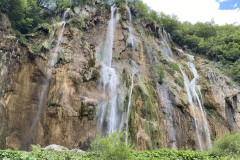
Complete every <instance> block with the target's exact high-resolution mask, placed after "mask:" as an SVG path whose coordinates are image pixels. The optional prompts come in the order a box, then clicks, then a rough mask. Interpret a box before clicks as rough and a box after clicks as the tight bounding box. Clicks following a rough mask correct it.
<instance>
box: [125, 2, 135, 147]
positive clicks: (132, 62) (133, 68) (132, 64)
mask: <svg viewBox="0 0 240 160" xmlns="http://www.w3.org/2000/svg"><path fill="white" fill-rule="evenodd" d="M126 9H127V12H128V18H129V23H130V25H129V26H128V28H129V36H128V40H127V42H129V43H130V44H131V48H132V56H134V49H135V37H134V35H133V33H132V14H131V10H130V8H129V7H128V2H127V0H126ZM131 68H132V76H131V87H130V92H129V99H128V106H127V118H126V131H128V127H129V124H128V123H129V122H128V121H129V114H130V109H131V104H132V91H133V86H134V75H135V74H136V73H137V71H138V66H137V64H136V63H135V61H131ZM125 141H126V144H127V143H128V136H126V137H125Z"/></svg>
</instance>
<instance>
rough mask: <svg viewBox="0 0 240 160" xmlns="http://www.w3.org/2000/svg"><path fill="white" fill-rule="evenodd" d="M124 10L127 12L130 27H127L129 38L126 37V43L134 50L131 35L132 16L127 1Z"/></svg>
mask: <svg viewBox="0 0 240 160" xmlns="http://www.w3.org/2000/svg"><path fill="white" fill-rule="evenodd" d="M126 9H127V12H128V18H129V22H130V25H129V26H128V30H129V36H128V39H127V42H128V43H130V44H131V47H132V49H134V47H135V37H134V35H133V34H132V14H131V10H130V8H129V7H128V2H127V0H126Z"/></svg>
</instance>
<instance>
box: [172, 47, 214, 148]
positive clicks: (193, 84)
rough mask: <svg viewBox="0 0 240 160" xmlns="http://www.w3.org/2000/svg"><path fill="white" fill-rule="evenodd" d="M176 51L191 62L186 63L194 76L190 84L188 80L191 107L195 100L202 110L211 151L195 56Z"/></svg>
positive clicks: (209, 145) (210, 146)
mask: <svg viewBox="0 0 240 160" xmlns="http://www.w3.org/2000/svg"><path fill="white" fill-rule="evenodd" d="M176 49H177V50H178V51H180V52H181V53H183V54H184V55H186V56H187V57H188V59H189V60H190V62H187V63H186V64H187V66H188V68H189V69H190V70H191V72H192V73H193V75H194V77H193V79H192V81H191V82H190V83H189V80H188V84H187V85H188V87H189V90H190V91H191V92H189V93H188V96H189V99H192V100H191V103H190V105H191V106H193V100H194V99H196V100H197V105H198V107H199V109H200V112H201V116H202V119H203V128H204V133H205V134H206V138H207V143H208V147H209V148H208V149H210V148H212V141H211V135H210V131H209V128H208V124H207V118H206V113H205V112H204V110H203V105H202V94H201V88H200V86H199V85H197V79H198V78H199V75H198V72H197V70H196V67H195V65H194V64H193V63H192V62H193V61H194V60H195V59H194V56H192V55H189V54H186V53H184V52H183V51H182V50H181V49H178V48H176ZM185 76H186V75H185ZM196 89H197V90H198V91H199V94H200V97H199V95H198V94H197V91H196ZM193 110H195V109H194V106H193Z"/></svg>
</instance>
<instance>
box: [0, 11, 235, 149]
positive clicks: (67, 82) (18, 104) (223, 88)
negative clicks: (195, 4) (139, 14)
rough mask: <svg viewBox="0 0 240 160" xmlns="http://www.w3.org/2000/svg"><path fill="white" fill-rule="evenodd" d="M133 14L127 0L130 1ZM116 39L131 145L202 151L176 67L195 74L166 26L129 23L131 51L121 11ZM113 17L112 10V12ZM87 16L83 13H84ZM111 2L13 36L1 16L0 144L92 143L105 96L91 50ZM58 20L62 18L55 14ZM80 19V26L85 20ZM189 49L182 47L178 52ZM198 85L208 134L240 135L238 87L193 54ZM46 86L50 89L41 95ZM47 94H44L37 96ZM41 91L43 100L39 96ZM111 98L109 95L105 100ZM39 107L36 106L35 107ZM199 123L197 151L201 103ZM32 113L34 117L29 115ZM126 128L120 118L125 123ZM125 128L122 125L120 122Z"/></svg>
mask: <svg viewBox="0 0 240 160" xmlns="http://www.w3.org/2000/svg"><path fill="white" fill-rule="evenodd" d="M130 10H131V12H133V11H134V6H130ZM118 12H119V15H120V19H119V22H118V23H117V25H116V29H115V33H114V41H113V49H112V50H113V60H112V66H113V67H114V68H115V70H116V73H117V75H118V76H119V79H120V82H121V83H120V84H121V89H122V91H123V92H124V93H123V96H122V97H123V101H122V103H123V104H122V106H123V108H122V110H123V111H122V112H123V113H125V112H126V110H127V106H128V101H129V97H130V89H131V81H132V69H133V67H132V61H134V62H135V63H136V65H137V66H138V67H137V73H136V74H135V75H134V76H133V88H132V95H131V109H130V116H129V122H128V125H129V132H130V140H131V141H132V143H133V145H134V148H135V149H136V150H143V149H154V148H160V147H169V148H174V149H177V148H188V149H199V144H198V137H197V134H196V127H195V120H194V115H193V112H192V110H191V106H190V104H189V101H188V95H187V91H186V86H184V81H183V77H182V73H181V72H180V70H179V69H180V68H179V67H178V66H182V68H183V71H184V72H185V73H186V74H187V77H188V78H189V79H190V80H191V79H193V73H192V72H191V70H189V69H188V67H184V66H186V64H185V63H186V62H187V61H188V58H187V56H186V55H185V54H183V53H182V52H180V51H179V50H177V49H176V48H179V47H176V45H175V44H174V42H171V40H170V39H169V37H168V39H167V45H168V46H169V47H170V48H171V50H172V52H173V55H172V58H174V59H175V61H174V62H173V61H171V60H169V59H168V58H167V57H166V56H165V53H164V50H163V48H164V44H163V43H162V41H163V39H164V32H163V30H162V29H159V28H155V27H154V25H153V24H148V23H147V22H140V21H138V20H136V21H135V20H134V18H135V17H134V16H133V24H132V33H133V35H134V37H135V40H134V41H135V42H134V44H135V45H134V47H133V45H131V43H129V41H128V36H129V26H130V25H131V24H130V22H129V19H128V12H127V10H126V9H125V8H120V9H119V11H118ZM114 14H116V13H114ZM82 15H84V17H85V18H83V17H82ZM110 15H111V13H110V8H101V7H97V6H93V7H90V6H85V7H83V8H75V9H74V10H73V11H70V12H68V13H67V15H66V19H67V23H66V25H65V28H63V27H62V26H61V25H60V26H59V25H56V23H55V25H52V26H50V27H39V29H38V31H37V32H35V33H33V34H29V35H25V36H19V35H16V34H15V33H14V32H13V31H12V30H11V26H10V22H9V20H8V19H7V17H6V16H5V15H4V14H0V19H1V22H2V23H1V24H0V38H1V42H0V64H1V68H0V71H1V78H0V96H1V99H0V147H1V148H11V149H28V148H29V146H30V144H40V145H41V146H47V145H50V144H58V145H62V146H65V147H68V148H81V149H83V150H86V149H89V147H90V146H89V144H90V142H91V140H92V139H94V138H95V136H96V134H97V130H98V129H99V127H98V116H97V115H98V114H97V113H98V110H99V106H100V105H99V104H100V102H102V101H103V99H104V98H106V96H105V95H104V94H103V93H104V92H103V90H101V87H99V86H100V77H101V72H100V70H101V68H102V65H101V63H100V62H99V57H97V55H98V54H97V53H99V52H100V54H103V53H101V46H103V45H104V43H105V42H106V34H107V29H108V20H109V19H110V18H111V17H110ZM62 16H63V15H62ZM83 23H85V26H84V25H82V24H83ZM62 28H63V34H62V39H61V44H60V46H59V50H57V53H58V56H57V59H56V64H55V65H54V67H53V68H51V69H50V72H51V76H48V72H49V67H50V66H49V65H48V61H49V57H51V54H53V53H54V52H55V51H56V46H57V42H58V39H59V34H61V33H60V32H61V29H62ZM185 52H187V51H185ZM194 64H195V66H196V68H197V71H198V73H199V74H200V78H198V84H199V85H200V86H201V92H198V95H199V96H200V95H201V96H202V97H203V98H202V99H201V101H202V103H203V104H204V112H205V113H206V118H207V126H208V128H209V130H210V134H211V139H215V138H218V137H221V136H222V135H223V134H224V133H225V132H229V131H231V130H236V131H238V132H240V92H239V91H240V88H239V86H237V85H236V84H234V83H232V82H231V80H230V79H229V78H228V77H226V76H224V75H223V74H221V72H220V71H219V70H218V69H217V68H216V67H215V66H214V64H213V63H212V62H210V61H208V60H205V59H202V58H200V57H195V60H194ZM43 88H46V90H47V92H43ZM43 93H45V94H44V95H42V94H43ZM41 97H43V98H41ZM107 98H109V97H107ZM39 104H43V105H42V107H41V105H39ZM193 107H194V108H195V111H196V117H197V124H198V125H197V126H198V127H199V135H200V136H201V137H203V138H201V142H202V144H203V145H202V146H203V149H206V148H208V147H207V142H206V141H207V140H206V132H205V131H204V129H202V128H203V125H202V124H203V118H201V111H200V108H199V107H197V106H196V105H194V106H193ZM36 117H39V118H36ZM123 126H126V123H123ZM123 128H125V127H123Z"/></svg>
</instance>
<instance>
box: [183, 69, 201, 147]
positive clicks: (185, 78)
mask: <svg viewBox="0 0 240 160" xmlns="http://www.w3.org/2000/svg"><path fill="white" fill-rule="evenodd" d="M179 68H180V70H181V72H182V74H183V78H184V86H185V88H186V91H187V96H188V103H189V104H190V107H191V110H192V112H193V120H194V125H195V129H196V132H197V139H198V145H199V149H200V150H202V143H201V139H200V134H199V126H198V122H197V119H196V111H195V108H194V104H193V97H192V94H191V85H190V82H189V79H188V77H187V75H186V74H185V72H184V71H183V70H182V68H181V67H180V66H179Z"/></svg>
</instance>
